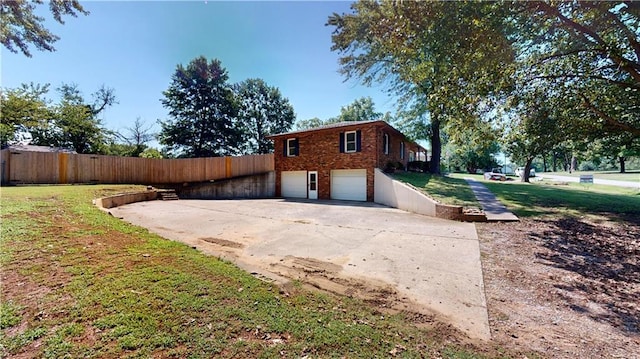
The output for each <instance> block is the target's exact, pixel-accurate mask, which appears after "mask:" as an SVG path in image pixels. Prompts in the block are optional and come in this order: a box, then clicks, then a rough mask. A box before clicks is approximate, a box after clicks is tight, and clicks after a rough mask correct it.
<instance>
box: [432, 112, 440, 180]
mask: <svg viewBox="0 0 640 359" xmlns="http://www.w3.org/2000/svg"><path fill="white" fill-rule="evenodd" d="M441 154H442V142H441V140H440V120H438V119H437V118H435V116H432V117H431V163H430V166H429V167H430V168H429V172H431V173H433V174H437V175H439V174H440V157H441Z"/></svg>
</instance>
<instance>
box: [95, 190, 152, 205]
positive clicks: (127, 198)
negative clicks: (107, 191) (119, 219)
mask: <svg viewBox="0 0 640 359" xmlns="http://www.w3.org/2000/svg"><path fill="white" fill-rule="evenodd" d="M157 198H158V192H157V191H155V190H149V191H145V192H135V193H123V194H117V195H115V196H109V197H102V198H97V199H95V200H94V201H95V202H94V203H95V205H96V206H98V207H101V208H107V209H108V208H113V207H118V206H122V205H125V204H129V203H134V202H142V201H153V200H155V199H157Z"/></svg>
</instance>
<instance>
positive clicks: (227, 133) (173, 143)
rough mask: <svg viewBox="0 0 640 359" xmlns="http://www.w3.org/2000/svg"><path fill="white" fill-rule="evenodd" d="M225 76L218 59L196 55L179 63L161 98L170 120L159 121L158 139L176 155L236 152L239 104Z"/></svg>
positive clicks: (189, 155)
mask: <svg viewBox="0 0 640 359" xmlns="http://www.w3.org/2000/svg"><path fill="white" fill-rule="evenodd" d="M228 79H229V76H228V74H227V70H226V69H225V68H224V67H222V64H221V63H220V61H219V60H211V61H207V59H206V58H205V57H203V56H200V57H197V58H195V59H193V60H192V61H191V62H189V64H187V66H186V67H184V66H182V65H181V64H179V65H178V66H177V67H176V70H175V72H174V74H173V76H171V84H170V85H169V88H168V89H167V90H166V91H164V92H163V95H164V98H163V99H162V100H161V102H162V105H163V106H164V107H166V108H167V109H168V110H169V116H170V120H167V121H160V126H161V131H160V134H159V137H158V139H159V141H160V143H161V144H162V145H165V146H167V147H168V149H169V150H171V151H173V152H176V154H177V155H178V156H180V157H212V156H224V155H231V154H235V153H237V152H238V151H239V148H238V146H239V144H240V142H241V137H242V135H241V132H240V130H239V129H238V126H237V122H236V121H235V119H236V117H237V115H238V107H239V106H238V103H237V102H236V99H235V96H234V93H233V90H232V88H231V85H230V84H229V83H227V80H228Z"/></svg>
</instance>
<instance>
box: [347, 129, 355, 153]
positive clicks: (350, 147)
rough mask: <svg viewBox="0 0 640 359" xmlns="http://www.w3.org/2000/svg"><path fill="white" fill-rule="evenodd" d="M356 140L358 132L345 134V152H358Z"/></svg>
mask: <svg viewBox="0 0 640 359" xmlns="http://www.w3.org/2000/svg"><path fill="white" fill-rule="evenodd" d="M356 139H357V136H356V131H350V132H345V134H344V144H345V147H344V148H345V152H347V153H350V152H356V151H357V146H356V143H357V141H356Z"/></svg>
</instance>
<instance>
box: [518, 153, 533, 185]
mask: <svg viewBox="0 0 640 359" xmlns="http://www.w3.org/2000/svg"><path fill="white" fill-rule="evenodd" d="M531 162H533V157H530V158H527V161H526V163H525V164H524V173H523V174H522V177H520V181H521V182H529V172H530V171H531Z"/></svg>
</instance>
